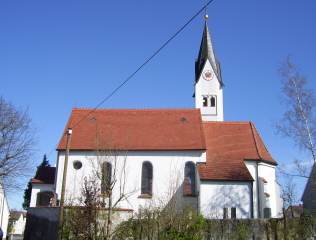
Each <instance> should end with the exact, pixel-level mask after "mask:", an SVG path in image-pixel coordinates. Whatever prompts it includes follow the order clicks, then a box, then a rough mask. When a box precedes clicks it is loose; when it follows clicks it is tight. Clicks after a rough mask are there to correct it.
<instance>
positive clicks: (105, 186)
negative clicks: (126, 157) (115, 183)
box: [101, 162, 112, 194]
mask: <svg viewBox="0 0 316 240" xmlns="http://www.w3.org/2000/svg"><path fill="white" fill-rule="evenodd" d="M111 175H112V165H111V164H110V163H108V162H105V163H103V164H102V182H101V193H102V194H108V193H109V189H110V187H111Z"/></svg>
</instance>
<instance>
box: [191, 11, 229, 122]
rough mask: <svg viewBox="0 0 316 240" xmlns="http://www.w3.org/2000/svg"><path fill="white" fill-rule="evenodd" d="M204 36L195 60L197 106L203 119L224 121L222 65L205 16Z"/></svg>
mask: <svg viewBox="0 0 316 240" xmlns="http://www.w3.org/2000/svg"><path fill="white" fill-rule="evenodd" d="M205 19H206V20H205V25H204V31H203V37H202V41H201V45H200V51H199V55H198V59H197V60H196V62H195V94H194V96H195V107H196V108H200V109H201V113H202V120H203V121H223V120H224V117H223V93H222V87H223V86H224V84H223V81H222V75H221V67H220V64H219V61H218V59H217V58H216V54H215V49H214V45H213V42H212V38H211V34H210V31H209V27H208V23H207V15H206V16H205Z"/></svg>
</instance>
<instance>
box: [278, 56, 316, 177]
mask: <svg viewBox="0 0 316 240" xmlns="http://www.w3.org/2000/svg"><path fill="white" fill-rule="evenodd" d="M278 73H279V76H280V77H281V83H282V91H281V95H280V96H279V97H280V100H281V103H282V104H284V105H285V107H286V111H285V113H284V115H283V118H282V119H280V120H279V121H277V122H275V127H276V129H277V133H278V134H280V135H281V136H283V137H288V138H291V139H292V140H293V141H294V144H295V146H297V147H298V148H299V149H300V150H302V151H305V152H307V153H308V154H310V156H311V157H312V159H313V163H312V164H314V163H315V161H316V152H315V145H314V144H315V138H316V124H315V123H316V114H315V107H316V100H315V96H314V92H313V90H312V89H310V88H308V87H307V77H306V75H304V74H303V73H301V69H300V68H299V66H297V65H295V64H293V63H292V56H291V55H290V56H288V57H287V58H286V59H285V60H284V61H283V62H281V64H280V67H279V69H278ZM294 165H295V166H296V169H297V170H298V171H299V174H298V175H300V176H304V177H309V175H308V174H309V172H310V169H306V168H305V167H304V165H303V164H302V163H301V161H299V160H295V161H294Z"/></svg>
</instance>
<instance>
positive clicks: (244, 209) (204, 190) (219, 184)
mask: <svg viewBox="0 0 316 240" xmlns="http://www.w3.org/2000/svg"><path fill="white" fill-rule="evenodd" d="M251 185H252V183H251V182H228V181H201V189H200V207H201V212H202V214H203V215H204V216H205V217H207V218H212V219H214V218H215V219H222V218H223V209H224V208H229V209H228V212H229V218H230V209H231V208H236V217H237V218H251V213H252V196H251V195H252V190H251V188H252V186H251Z"/></svg>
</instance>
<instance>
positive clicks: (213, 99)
mask: <svg viewBox="0 0 316 240" xmlns="http://www.w3.org/2000/svg"><path fill="white" fill-rule="evenodd" d="M211 107H215V97H211Z"/></svg>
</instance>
